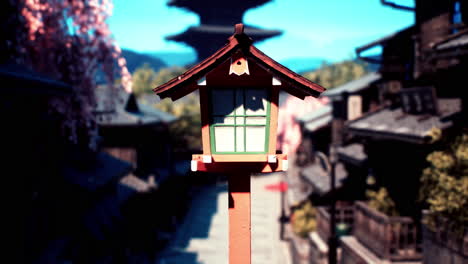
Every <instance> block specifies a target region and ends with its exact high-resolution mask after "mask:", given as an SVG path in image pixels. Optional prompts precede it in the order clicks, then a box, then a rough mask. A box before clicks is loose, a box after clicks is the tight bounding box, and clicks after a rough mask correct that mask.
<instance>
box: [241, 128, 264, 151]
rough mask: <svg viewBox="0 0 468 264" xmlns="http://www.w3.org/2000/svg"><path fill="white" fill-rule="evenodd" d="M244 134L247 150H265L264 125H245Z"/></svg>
mask: <svg viewBox="0 0 468 264" xmlns="http://www.w3.org/2000/svg"><path fill="white" fill-rule="evenodd" d="M245 134H246V148H247V152H263V151H265V127H262V126H255V127H246V132H245Z"/></svg>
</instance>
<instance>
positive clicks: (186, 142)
mask: <svg viewBox="0 0 468 264" xmlns="http://www.w3.org/2000/svg"><path fill="white" fill-rule="evenodd" d="M155 107H156V108H158V109H160V110H162V111H165V112H168V113H171V114H173V115H174V116H176V117H178V118H179V119H178V120H177V121H176V122H174V123H173V124H172V125H171V126H170V128H169V129H170V135H171V139H172V142H173V143H174V147H175V151H184V150H199V149H201V119H200V104H199V99H198V94H197V93H191V94H189V95H187V96H186V97H184V98H182V99H180V100H178V101H176V102H173V101H172V100H170V99H169V98H167V99H164V100H162V101H161V102H159V103H158V104H156V105H155Z"/></svg>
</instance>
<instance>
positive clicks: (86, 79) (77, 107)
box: [6, 0, 132, 149]
mask: <svg viewBox="0 0 468 264" xmlns="http://www.w3.org/2000/svg"><path fill="white" fill-rule="evenodd" d="M6 1H8V5H9V10H10V13H9V14H8V15H9V16H10V17H9V18H7V19H6V21H8V22H9V23H10V26H13V29H11V30H13V31H14V32H10V33H12V34H10V35H9V36H8V35H7V36H6V37H7V40H6V43H7V45H6V46H7V49H8V51H9V52H10V54H14V55H13V56H12V57H13V59H14V60H15V63H17V64H23V65H28V66H29V67H31V68H32V69H33V70H35V71H37V72H40V73H45V74H47V75H49V76H51V77H53V78H56V79H58V80H61V81H63V82H66V83H69V84H71V85H72V86H73V93H74V94H73V96H71V97H69V98H65V99H64V98H56V99H54V100H52V101H51V107H50V109H51V111H55V112H56V113H58V114H60V115H61V116H63V117H64V122H63V123H64V133H65V134H66V135H67V136H68V137H69V139H70V140H71V141H72V142H74V143H80V144H82V143H85V144H86V145H88V146H89V147H91V148H93V149H95V148H96V140H95V139H96V138H97V137H96V135H97V129H96V127H97V126H96V123H95V120H94V116H93V114H92V109H93V107H94V105H95V102H96V100H95V93H94V89H96V88H97V83H96V75H97V72H98V71H99V70H100V71H102V72H104V74H105V76H106V81H107V84H108V85H109V86H111V87H112V88H113V89H120V88H124V89H125V90H126V91H127V92H131V89H132V80H131V75H130V73H129V71H128V69H127V67H126V61H125V58H123V57H122V54H121V50H120V48H119V46H118V45H117V43H116V42H115V41H114V39H113V38H112V36H111V32H110V30H109V27H108V25H107V23H106V19H107V18H108V17H109V16H110V15H111V14H112V9H113V5H112V0H6ZM11 30H10V31H11ZM8 38H9V39H8ZM116 74H120V79H121V85H117V86H116V85H114V79H115V76H116Z"/></svg>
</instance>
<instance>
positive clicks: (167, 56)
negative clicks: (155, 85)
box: [148, 52, 197, 67]
mask: <svg viewBox="0 0 468 264" xmlns="http://www.w3.org/2000/svg"><path fill="white" fill-rule="evenodd" d="M148 55H149V56H151V57H153V58H157V59H159V60H162V61H163V62H164V63H165V64H166V65H168V66H181V67H182V66H186V65H188V64H192V63H194V62H195V61H196V59H197V54H196V53H195V52H153V53H148Z"/></svg>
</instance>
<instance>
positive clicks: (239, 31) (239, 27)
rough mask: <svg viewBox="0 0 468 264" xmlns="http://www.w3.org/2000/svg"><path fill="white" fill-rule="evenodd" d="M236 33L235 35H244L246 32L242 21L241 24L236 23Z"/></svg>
mask: <svg viewBox="0 0 468 264" xmlns="http://www.w3.org/2000/svg"><path fill="white" fill-rule="evenodd" d="M234 29H235V30H234V34H235V35H242V34H244V24H242V23H239V24H236V25H235V27H234Z"/></svg>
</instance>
